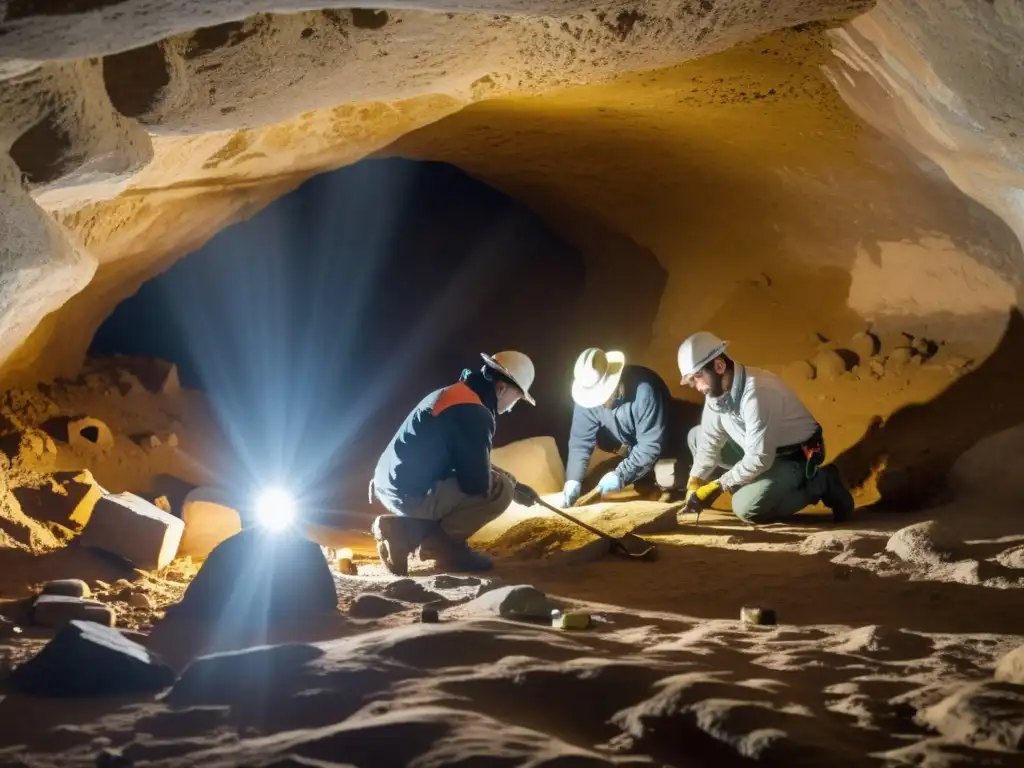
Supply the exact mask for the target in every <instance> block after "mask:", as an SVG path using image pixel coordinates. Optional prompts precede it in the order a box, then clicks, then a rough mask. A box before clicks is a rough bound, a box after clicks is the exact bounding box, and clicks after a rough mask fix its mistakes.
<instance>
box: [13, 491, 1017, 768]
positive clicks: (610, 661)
mask: <svg viewBox="0 0 1024 768" xmlns="http://www.w3.org/2000/svg"><path fill="white" fill-rule="evenodd" d="M599 506H601V507H609V506H611V505H608V504H604V505H599ZM515 514H518V515H519V517H520V519H523V518H525V517H526V516H525V515H524V514H523V513H522V512H521V511H517V512H514V515H515ZM990 517H991V515H990ZM997 517H998V516H997ZM932 518H934V515H916V516H911V515H894V514H882V513H871V512H864V513H860V514H859V515H858V516H857V518H856V519H855V520H854V521H853V522H852V523H851V524H848V525H843V526H836V525H832V524H831V523H829V522H827V521H826V518H824V517H823V516H820V515H817V516H816V515H814V514H810V515H803V516H800V517H798V518H797V521H799V522H801V523H805V524H801V525H776V526H771V527H767V528H759V529H751V528H748V527H747V526H744V525H741V524H739V523H738V522H736V521H735V519H734V518H732V516H731V514H730V513H728V512H724V511H712V512H710V513H707V514H705V515H704V516H703V517H702V519H701V523H700V526H699V527H697V526H694V525H693V524H692V523H689V522H686V523H684V524H682V525H680V526H679V527H678V528H677V529H676V530H674V531H671V532H668V533H664V534H656V535H650V534H644V536H645V537H647V538H649V539H650V540H652V541H655V542H657V543H658V545H659V552H660V557H659V559H658V560H657V562H654V563H646V562H635V561H625V560H622V559H616V558H613V557H610V556H607V555H605V556H595V557H589V556H584V557H581V558H580V559H579V560H577V561H575V562H572V563H568V562H564V561H559V560H558V559H557V558H553V557H551V556H549V555H550V553H549V555H548V556H541V557H538V556H537V553H536V549H535V548H530V547H523V548H521V549H520V550H519V551H518V552H516V551H515V549H514V548H509V547H504V548H503V547H502V545H501V542H502V540H503V539H502V537H503V536H504V537H505V542H506V543H507V542H508V536H509V534H510V532H511V531H513V530H514V529H515V528H516V526H515V525H514V524H513V525H509V526H508V527H506V528H505V530H504V531H502V532H501V533H500V534H499V535H498V536H497V537H496V538H495V539H493V541H492V542H491V543H489V544H488V545H487V546H486V548H488V549H489V550H490V551H492V552H499V553H501V555H502V556H501V557H499V558H497V560H496V568H495V571H494V572H492V573H487V574H482V575H479V576H465V577H460V578H457V579H450V578H448V579H440V578H439V574H437V573H435V572H434V571H432V570H431V569H430V567H429V565H430V564H429V563H420V562H418V561H415V560H414V561H413V562H412V563H411V566H412V567H411V572H410V577H411V579H412V580H414V581H416V582H419V583H420V584H421V585H422V587H423V588H425V589H426V590H428V591H429V592H431V593H432V595H433V597H438V596H440V597H441V598H444V599H446V600H447V601H448V602H447V606H448V607H445V608H443V609H442V610H441V612H440V619H441V620H440V622H439V623H437V624H424V623H421V622H420V611H421V608H422V605H421V603H422V599H421V598H416V597H415V596H414V595H413V593H409V594H408V597H410V599H407V600H403V593H402V591H401V590H397V591H396V589H397V588H396V587H395V582H396V581H398V580H397V579H395V578H394V577H391V576H389V575H388V574H387V573H386V572H384V571H383V569H382V567H381V566H380V564H379V563H378V562H377V560H376V557H375V555H374V554H372V553H371V552H369V551H367V549H366V547H357V548H356V550H355V554H354V558H355V561H356V563H357V565H358V568H359V574H358V575H356V576H343V575H341V574H339V573H335V582H336V585H337V592H338V599H339V607H340V609H341V611H340V613H339V616H338V617H337V618H336V619H334V620H332V621H330V622H328V624H326V625H323V626H319V627H316V628H315V629H310V628H296V627H280V628H278V631H276V633H275V634H274V636H273V637H267V638H264V640H265V642H268V643H279V642H312V643H315V645H316V647H317V648H318V649H319V651H318V652H319V653H320V654H321V655H320V656H319V657H318V658H316V659H315V660H313V661H308V660H307V661H304V662H303V663H302V664H301V665H299V666H297V667H296V668H295V669H294V670H292V671H291V672H290V673H288V674H283V675H282V674H275V675H269V676H268V677H266V679H262V682H260V683H259V685H258V686H257V687H256V688H253V685H254V683H253V679H254V678H260V676H261V675H264V676H266V675H268V674H269V673H268V672H267V670H268V669H270V668H274V669H277V670H278V672H280V671H281V669H282V667H281V665H282V664H284V665H285V666H286V667H287V663H288V662H286V661H282V660H280V659H279V660H277V661H274V662H271V661H270V660H269V657H268V658H263V659H262V660H261V659H260V658H259V654H256V657H254V658H253V659H252V664H254V665H255V666H253V667H252V669H251V670H249V674H242V675H236V676H235V677H231V678H227V680H228V682H227V683H225V682H224V678H219V679H220V680H221V682H220V683H219V684H218V686H217V689H216V690H212V689H204V688H203V687H202V686H201V685H200V686H199V688H198V689H196V690H192V689H190V690H189V691H185V692H183V693H182V694H181V695H182V696H184V697H185V698H186V699H187V702H186V703H182V702H181V701H179V700H178V699H162V698H161V697H159V696H157V697H154V696H147V697H141V698H134V699H116V700H86V701H74V700H53V699H34V698H30V697H25V696H22V695H19V694H13V693H7V694H6V695H5V696H4V698H3V699H2V700H0V707H2V708H6V709H7V713H6V716H3V717H0V744H3V745H6V746H4V747H3V748H0V764H19V765H26V764H27V765H33V766H51V765H53V766H56V765H95V764H99V763H97V762H96V760H97V754H98V753H99V752H100V750H101V749H112V750H117V751H123V755H124V757H125V758H127V759H130V760H132V761H133V763H134V764H135V765H139V764H146V765H150V764H151V765H185V764H188V765H243V764H244V765H263V764H266V765H271V764H272V765H335V764H342V763H344V764H355V765H383V764H388V765H442V764H454V763H459V762H460V761H466V762H465V763H462V764H472V765H513V764H516V765H520V764H522V765H525V764H530V765H541V764H545V765H546V764H551V765H554V764H563V763H560V762H557V761H556V758H559V759H564V760H566V761H567V762H565V763H564V764H566V765H568V764H572V765H577V764H578V765H614V764H630V765H731V764H745V762H746V760H747V759H749V758H754V759H757V760H759V761H761V762H764V763H766V764H777V765H804V764H825V763H826V762H827V764H840V765H900V764H927V765H957V764H971V765H978V764H985V765H1007V766H1009V765H1020V764H1021V762H1020V760H1021V759H1022V754H1021V752H1019V751H1016V747H1017V745H1016V744H1014V743H1013V741H1014V739H1019V727H1020V723H1021V712H1022V711H1024V689H1021V688H1020V687H1019V686H1012V685H1009V686H1008V685H1006V684H1005V683H998V682H995V681H994V679H993V669H994V668H995V666H996V664H997V663H998V661H999V659H1000V658H1001V657H1003V656H1005V655H1006V654H1007V653H1009V652H1011V651H1013V649H1014V648H1016V647H1018V646H1020V645H1021V637H1022V636H1024V613H1022V612H1021V611H1020V610H1019V608H1020V592H1019V591H1018V590H1019V589H1020V588H1021V587H1024V570H1020V569H1017V568H1014V567H1012V566H1013V565H1014V563H1015V562H1016V561H1015V560H1014V558H1015V557H1016V558H1019V556H1020V552H1021V551H1022V544H1024V536H1020V535H1017V536H1013V535H1006V534H1005V532H1003V533H1001V535H995V534H994V535H993V536H992V537H990V538H985V539H980V538H979V539H973V540H970V541H963V542H961V544H960V547H959V548H958V549H955V550H941V548H936V549H935V550H930V549H929V543H928V542H929V540H928V539H927V537H925V538H924V539H922V540H918V541H917V543H916V544H915V545H914V546H912V547H911V548H910V549H909V550H908V549H907V548H903V549H900V548H899V547H898V546H896V545H894V544H891V543H890V542H891V541H892V540H894V539H896V538H898V536H897V537H893V536H892V534H893V532H894V531H896V530H899V529H904V530H905V529H906V526H908V525H911V524H914V523H917V522H918V521H920V520H928V519H932ZM1007 525H1008V526H1009V525H1010V523H1009V522H1007ZM558 536H559V533H558V530H555V531H554V534H553V538H552V539H551V540H552V541H554V542H555V549H557V548H558V547H559V546H560V545H559V543H558ZM922 541H923V543H922ZM562 543H563V544H564V542H562ZM887 544H888V546H889V549H887V548H886V547H887ZM936 547H938V545H936ZM933 551H934V552H939V551H942V552H943V554H941V555H936V556H933ZM897 552H899V553H901V554H897ZM193 573H194V567H193V566H191V565H190V564H188V563H183V562H181V561H178V562H176V563H175V564H174V565H173V566H172V567H171V569H169V570H168V571H167V572H166V573H160V574H145V575H143V576H144V577H143V578H138V577H137V578H136V580H135V581H134V582H133V583H132V587H131V589H129V590H126V589H125V587H123V586H121V587H118V586H117V585H111V587H110V592H111V594H112V595H113V597H112V598H111V599H113V600H115V601H118V600H120V601H124V600H126V599H130V595H131V594H132V593H139V592H141V593H145V594H147V595H148V596H149V598H150V599H149V601H148V602H149V604H150V605H151V606H152V609H151V610H139V609H134V612H128V613H126V614H125V615H126V616H128V617H130V619H131V620H130V622H129V625H130V626H133V627H135V628H136V629H138V630H140V631H141V632H142V633H144V635H148V636H143V637H141V638H140V639H141V641H142V642H144V643H146V644H149V645H150V646H152V647H154V648H155V649H156V650H159V651H161V652H162V653H164V654H165V655H166V658H167V659H168V661H170V662H171V663H172V664H173V665H174V666H176V667H178V668H181V667H183V666H184V665H185V664H187V662H188V660H189V659H190V658H192V657H194V656H196V655H199V654H202V653H206V652H209V651H216V650H230V649H232V648H238V647H242V646H244V645H246V644H245V643H239V642H238V641H237V640H236V641H225V642H219V643H218V641H216V640H213V639H212V638H213V637H215V636H217V634H218V633H217V631H216V628H211V627H201V626H195V625H193V626H186V625H184V624H181V625H177V626H168V624H167V622H166V621H164V622H161V620H160V619H161V616H162V608H163V607H165V606H166V605H168V604H170V603H171V602H174V601H175V600H177V599H178V598H179V597H180V593H181V592H182V591H183V589H184V587H185V586H186V585H187V583H188V581H189V579H190V578H191V575H192V574H193ZM495 578H497V579H500V580H501V581H502V582H503V583H505V584H508V585H516V584H530V585H533V586H534V587H536V588H538V589H540V590H542V591H543V592H544V593H546V594H547V595H548V597H549V598H551V599H553V600H556V601H558V602H559V603H560V604H562V605H569V606H573V607H576V608H578V609H580V610H585V611H588V612H589V613H590V614H591V616H592V619H593V621H594V624H593V625H592V627H591V628H590V629H588V630H586V631H576V632H566V631H559V630H555V629H552V628H551V627H550V626H547V625H546V623H544V622H530V621H511V620H507V619H502V618H499V617H497V616H496V615H495V614H494V611H493V608H487V607H486V606H482V605H480V604H479V602H473V601H472V600H469V598H471V597H473V596H474V595H475V594H476V590H477V589H478V585H479V584H481V583H483V582H484V580H491V579H495ZM385 591H387V594H390V595H394V596H397V600H398V603H397V604H396V608H395V610H396V612H395V613H392V614H391V615H389V616H386V617H384V618H379V619H365V618H355V617H354V616H353V615H352V614H351V613H350V612H349V609H350V606H351V604H352V602H353V600H354V599H355V598H356V597H357V596H358V595H360V594H365V593H377V594H380V593H384V592H385ZM126 596H127V597H126ZM101 599H103V598H102V597H101ZM134 602H135V603H136V604H138V603H139V602H140V601H139V599H138V598H136V599H135V600H134ZM118 604H119V605H121V603H118ZM748 605H759V606H764V607H771V608H773V609H774V610H775V611H776V614H777V618H778V624H777V626H750V625H746V624H743V623H742V622H740V621H739V620H738V619H739V614H740V608H741V607H743V606H748ZM154 626H155V629H154ZM150 630H153V631H152V634H149V633H150ZM221 640H222V641H223V637H222V636H221ZM43 642H45V637H42V636H34V637H31V636H30V637H23V638H21V639H18V640H16V641H8V642H7V643H5V645H4V651H5V653H7V654H8V656H9V658H11V659H12V660H18V659H19V658H25V657H26V656H27V655H28V654H30V653H32V652H34V651H35V650H36V649H38V648H39V647H40V646H41V645H42V644H43ZM264 653H266V654H272V653H273V651H272V650H265V651H264ZM181 686H182V683H179V684H178V685H177V686H176V688H178V687H181ZM191 686H192V688H195V687H196V683H195V681H193V682H192V683H191ZM257 700H258V701H257ZM14 713H17V716H16V717H14V716H13V715H14ZM26 714H27V715H28V717H26ZM370 734H375V735H378V736H380V737H381V738H379V739H369V738H368V736H369V735H370ZM499 755H500V756H503V757H501V758H500V759H499V757H498V756H499ZM545 760H552V761H554V762H551V763H547V762H545ZM573 760H575V762H573ZM316 761H321V762H316ZM531 761H536V762H531Z"/></svg>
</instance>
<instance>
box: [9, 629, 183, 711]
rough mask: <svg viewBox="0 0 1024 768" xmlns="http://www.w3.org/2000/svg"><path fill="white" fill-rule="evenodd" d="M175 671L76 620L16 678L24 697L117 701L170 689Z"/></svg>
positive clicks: (139, 649)
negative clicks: (25, 694) (84, 698)
mask: <svg viewBox="0 0 1024 768" xmlns="http://www.w3.org/2000/svg"><path fill="white" fill-rule="evenodd" d="M174 679H175V674H174V671H173V670H172V669H171V668H170V667H169V666H167V664H165V663H164V662H163V660H162V659H161V658H160V657H159V656H157V655H156V654H154V653H152V652H150V651H148V650H147V649H146V648H143V647H142V646H141V645H139V644H138V643H136V642H133V641H132V640H129V639H128V638H127V637H125V636H124V635H123V634H122V633H120V632H118V631H117V630H116V629H111V628H110V627H105V626H100V625H99V624H95V623H92V622H85V621H72V622H71V623H69V624H67V625H66V626H65V627H64V628H63V629H61V630H60V632H58V633H57V635H56V636H55V637H54V638H53V639H52V640H50V642H49V643H47V644H46V645H45V646H43V648H42V650H40V651H39V653H37V654H36V655H35V656H34V657H32V658H31V659H29V660H28V661H27V662H25V663H24V664H22V665H20V666H19V667H18V668H17V669H15V670H14V672H13V673H12V675H11V682H12V684H13V685H14V687H15V688H16V689H17V690H19V691H21V692H22V693H28V694H33V695H42V696H116V695H123V694H129V693H142V692H147V691H158V690H161V689H163V688H166V687H168V686H170V685H171V684H172V683H173V682H174Z"/></svg>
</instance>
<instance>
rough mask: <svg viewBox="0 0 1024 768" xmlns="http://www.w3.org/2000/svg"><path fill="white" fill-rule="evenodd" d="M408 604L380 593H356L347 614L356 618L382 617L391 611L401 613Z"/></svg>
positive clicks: (388, 614) (391, 612)
mask: <svg viewBox="0 0 1024 768" xmlns="http://www.w3.org/2000/svg"><path fill="white" fill-rule="evenodd" d="M408 608H409V606H407V605H405V604H404V603H400V602H398V601H397V600H392V599H390V598H387V597H381V596H380V595H371V594H365V595H357V596H356V599H355V600H353V601H352V604H351V605H350V606H349V608H348V612H349V614H351V615H352V616H355V617H356V618H357V619H383V618H384V617H385V616H390V615H391V614H393V613H401V612H402V611H404V610H407V609H408Z"/></svg>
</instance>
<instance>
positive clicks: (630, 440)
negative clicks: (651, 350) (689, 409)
mask: <svg viewBox="0 0 1024 768" xmlns="http://www.w3.org/2000/svg"><path fill="white" fill-rule="evenodd" d="M622 384H623V385H624V390H625V392H624V394H623V396H622V397H621V398H620V399H619V400H617V401H616V402H615V404H614V406H613V407H611V408H605V407H604V406H603V405H599V406H597V407H595V408H582V407H580V406H578V405H577V406H575V407H574V409H573V412H572V428H571V431H570V433H569V459H568V461H567V462H566V467H565V477H566V480H576V481H578V482H583V476H584V475H585V474H586V471H587V465H588V464H589V463H590V457H591V455H592V454H593V453H594V447H595V446H596V444H597V432H598V430H599V429H601V428H602V427H603V428H604V429H605V430H607V431H608V432H609V433H610V434H611V436H612V437H614V438H615V439H616V440H618V441H619V442H620V443H622V444H623V445H626V446H628V447H629V449H630V451H629V455H628V456H627V457H626V458H625V459H623V460H622V461H621V462H619V465H618V466H617V467H616V468H615V472H616V473H617V474H618V475H619V477H620V478H621V479H622V484H623V485H629V484H630V483H632V482H634V481H636V480H638V479H640V478H641V477H643V476H644V475H646V474H647V473H648V472H650V471H651V470H652V469H653V468H654V464H655V463H656V462H657V461H658V459H659V458H661V457H662V455H663V454H665V453H666V451H667V450H668V449H669V448H670V446H671V445H674V444H675V442H676V441H675V440H674V438H675V437H676V436H675V435H671V434H669V429H670V422H671V421H674V419H670V416H669V412H670V410H671V408H672V395H671V392H669V389H668V386H667V385H666V384H665V382H664V381H663V380H662V379H661V377H660V376H658V374H656V373H655V372H654V371H652V370H651V369H650V368H644V367H643V366H640V365H627V366H626V367H625V369H624V370H623V372H622Z"/></svg>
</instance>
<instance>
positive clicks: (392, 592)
mask: <svg viewBox="0 0 1024 768" xmlns="http://www.w3.org/2000/svg"><path fill="white" fill-rule="evenodd" d="M384 594H385V595H387V596H388V597H391V598H394V599H395V600H404V601H405V602H407V603H429V602H430V601H432V600H440V599H441V595H439V594H437V593H436V592H431V591H430V590H428V589H427V588H426V587H424V586H423V585H422V584H420V583H419V582H418V581H414V580H412V579H399V580H398V581H393V582H391V583H390V584H388V585H387V586H386V587H384Z"/></svg>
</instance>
